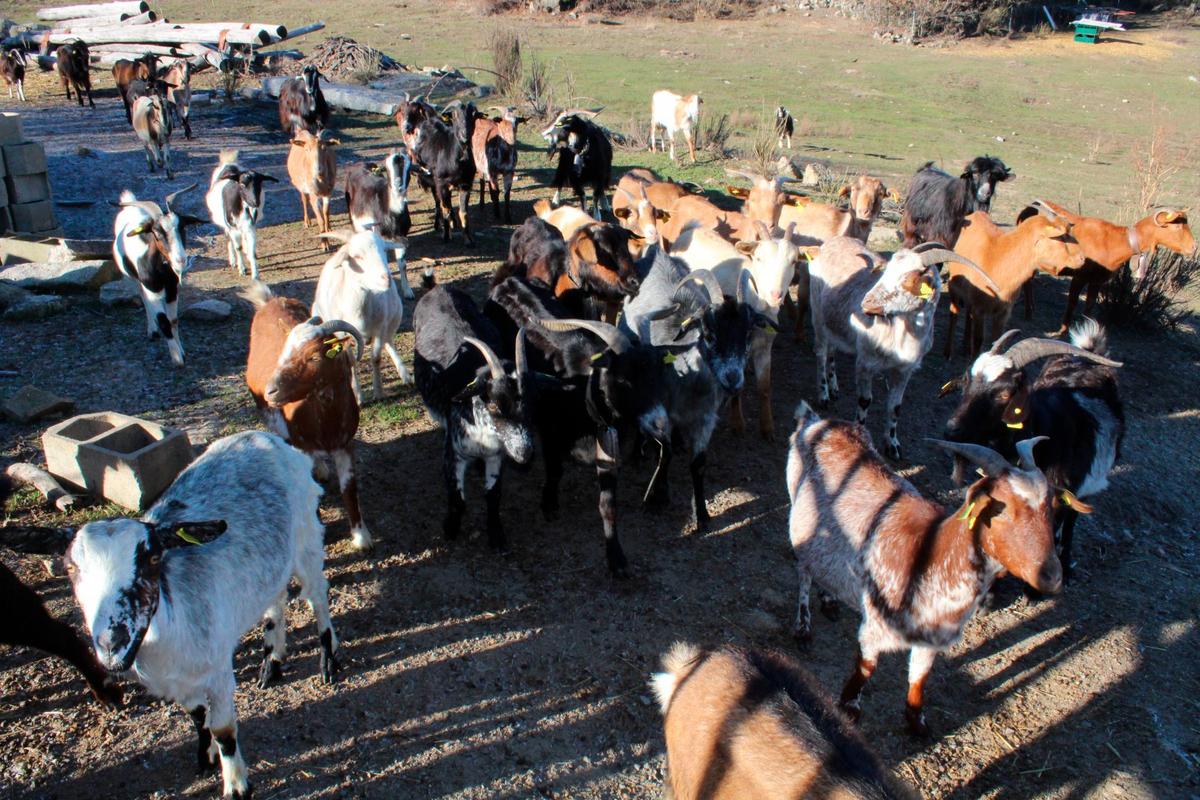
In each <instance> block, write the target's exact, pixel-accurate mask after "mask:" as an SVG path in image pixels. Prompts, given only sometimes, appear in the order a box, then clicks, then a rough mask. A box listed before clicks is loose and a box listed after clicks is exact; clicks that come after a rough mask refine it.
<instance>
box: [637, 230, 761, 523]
mask: <svg viewBox="0 0 1200 800" xmlns="http://www.w3.org/2000/svg"><path fill="white" fill-rule="evenodd" d="M644 261H647V262H649V267H648V269H647V271H646V277H645V279H644V280H643V281H642V288H641V290H640V291H639V292H638V294H637V297H634V298H631V299H630V300H627V301H626V303H625V308H624V310H623V312H622V314H621V323H620V325H619V329H620V330H621V331H622V332H624V333H626V334H627V335H629V336H630V337H631V338H633V337H636V340H637V341H639V342H642V343H645V344H651V345H654V346H656V347H661V348H663V349H664V350H665V351H666V353H667V355H666V356H664V362H665V363H664V366H663V368H662V371H663V386H664V398H665V404H664V405H665V408H666V411H667V419H668V421H669V423H670V428H669V434H670V440H669V441H667V440H666V439H665V437H664V441H663V442H662V443H661V448H660V452H659V461H658V467H657V468H656V469H655V471H654V477H653V478H652V479H651V481H650V485H649V486H648V487H647V488H646V494H645V496H644V498H643V501H644V502H645V504H646V505H648V506H650V507H652V508H661V507H664V506H665V505H666V504H667V502H668V499H669V498H668V486H669V484H668V482H667V477H668V472H669V469H670V464H671V457H672V452H673V450H674V449H677V448H682V449H683V451H684V454H685V455H686V456H687V457H688V464H689V469H690V472H691V477H692V500H693V506H694V508H695V519H696V530H698V531H703V530H707V529H708V525H709V521H710V517H709V514H708V506H707V503H706V500H705V494H704V467H705V464H706V462H707V454H708V443H709V440H710V439H711V438H712V432H713V429H714V428H715V427H716V424H717V413H718V412H719V411H720V408H721V405H722V404H723V403H724V401H725V400H726V399H727V398H729V397H733V396H735V395H736V394H737V393H738V392H740V391H741V390H742V383H743V382H744V380H745V372H746V353H747V350H748V348H749V345H750V340H751V334H752V333H753V331H754V330H755V328H756V325H762V324H764V322H765V319H764V318H763V317H762V316H760V315H759V314H757V313H756V312H755V311H754V310H753V309H752V308H751V307H750V305H749V302H748V300H747V298H748V297H749V295H750V294H751V293H752V292H753V289H752V288H751V284H752V281H753V278H752V277H751V275H750V273H749V272H748V271H743V272H742V274H741V276H740V278H739V280H738V284H737V293H736V295H735V296H730V297H727V296H726V295H725V292H724V290H723V289H722V288H721V284H720V283H719V282H718V281H717V279H716V276H714V275H713V274H712V273H711V272H709V271H708V270H697V271H695V272H692V271H690V270H689V269H688V267H687V264H685V263H684V262H683V261H680V260H679V259H672V258H671V257H670V256H668V255H667V253H666V251H665V250H663V249H662V248H661V247H655V248H652V249H651V250H650V251H649V253H648V254H647V255H646V257H645V259H644Z"/></svg>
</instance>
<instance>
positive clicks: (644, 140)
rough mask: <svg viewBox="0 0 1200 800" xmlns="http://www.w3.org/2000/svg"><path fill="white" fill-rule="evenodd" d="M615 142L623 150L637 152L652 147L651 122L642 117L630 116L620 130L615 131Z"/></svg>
mask: <svg viewBox="0 0 1200 800" xmlns="http://www.w3.org/2000/svg"><path fill="white" fill-rule="evenodd" d="M612 141H613V144H614V145H615V146H616V147H617V148H618V149H621V150H627V151H630V152H635V151H639V150H649V149H650V123H648V122H646V120H645V119H644V118H642V117H630V118H629V119H627V120H626V121H625V125H624V126H623V127H622V128H621V130H620V131H619V132H614V133H613V137H612Z"/></svg>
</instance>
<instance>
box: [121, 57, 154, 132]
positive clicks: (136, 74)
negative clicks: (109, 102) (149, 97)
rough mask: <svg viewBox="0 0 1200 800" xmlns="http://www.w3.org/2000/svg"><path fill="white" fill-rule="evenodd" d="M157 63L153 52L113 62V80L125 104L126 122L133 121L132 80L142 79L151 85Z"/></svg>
mask: <svg viewBox="0 0 1200 800" xmlns="http://www.w3.org/2000/svg"><path fill="white" fill-rule="evenodd" d="M157 65H158V59H157V58H156V57H155V55H154V54H153V53H146V54H145V55H144V56H141V57H140V58H135V59H133V60H130V59H127V58H122V59H119V60H118V61H117V63H115V64H113V67H112V76H113V81H114V82H115V83H116V84H117V94H119V95H121V102H122V103H124V104H125V121H126V122H133V115H132V109H133V101H134V96H133V93H132V91H131V90H132V84H133V82H134V81H142V82H143V83H144V84H145V85H146V86H151V85H152V83H151V82H152V81H153V80H154V78H155V77H156V73H157V68H158V66H157Z"/></svg>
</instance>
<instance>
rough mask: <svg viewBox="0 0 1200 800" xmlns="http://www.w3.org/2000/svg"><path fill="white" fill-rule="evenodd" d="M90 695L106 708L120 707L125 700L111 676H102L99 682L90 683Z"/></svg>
mask: <svg viewBox="0 0 1200 800" xmlns="http://www.w3.org/2000/svg"><path fill="white" fill-rule="evenodd" d="M90 688H91V690H92V696H93V697H95V698H96V700H97V701H98V702H99V703H100V705H102V706H105V707H107V708H120V707H121V704H122V703H124V701H125V695H124V693H123V692H122V691H121V687H120V686H118V685H117V684H116V683H115V682H114V681H113V680H112V679H111V678H104V679H103V680H102V681H101V682H99V683H93V684H90Z"/></svg>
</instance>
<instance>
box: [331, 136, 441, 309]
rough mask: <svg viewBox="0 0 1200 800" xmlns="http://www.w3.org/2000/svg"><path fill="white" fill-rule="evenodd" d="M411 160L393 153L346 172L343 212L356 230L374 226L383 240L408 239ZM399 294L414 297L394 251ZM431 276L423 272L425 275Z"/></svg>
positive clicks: (400, 253)
mask: <svg viewBox="0 0 1200 800" xmlns="http://www.w3.org/2000/svg"><path fill="white" fill-rule="evenodd" d="M411 170H412V159H411V158H409V157H408V153H404V152H401V151H398V150H393V151H392V152H390V153H388V155H387V156H386V157H385V158H384V159H383V163H382V164H372V163H365V164H363V163H360V164H352V165H351V166H350V168H349V169H347V170H346V210H347V211H348V212H349V214H350V223H351V224H352V225H353V226H354V229H355V230H356V231H361V230H366V229H367V228H368V227H371V226H373V227H375V228H377V229H378V230H379V235H380V236H382V237H383V238H384V239H388V240H395V239H396V237H398V236H407V235H408V232H409V230H410V229H411V228H412V215H411V214H410V213H409V210H408V177H409V172H410V171H411ZM395 255H396V257H397V259H398V260H397V263H396V269H397V277H398V278H399V280H400V292H401V294H403V295H404V298H405V299H406V300H412V299H413V297H414V294H413V290H412V287H411V286H410V285H409V283H408V268H407V265H406V263H405V261H404V251H402V250H396V251H395ZM431 274H432V273H429V272H426V275H431Z"/></svg>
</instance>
